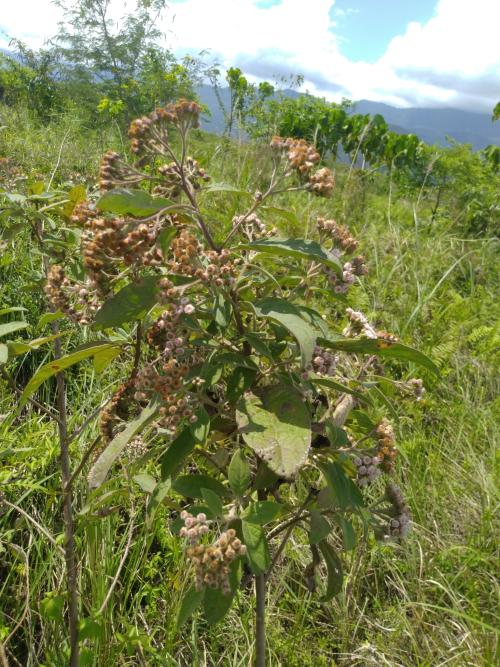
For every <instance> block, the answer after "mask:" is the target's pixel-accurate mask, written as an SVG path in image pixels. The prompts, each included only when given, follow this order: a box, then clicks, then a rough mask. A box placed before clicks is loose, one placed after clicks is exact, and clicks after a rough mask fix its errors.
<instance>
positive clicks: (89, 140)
mask: <svg viewBox="0 0 500 667" xmlns="http://www.w3.org/2000/svg"><path fill="white" fill-rule="evenodd" d="M2 123H3V124H7V129H6V130H4V131H3V132H4V134H3V135H0V155H2V154H3V155H8V156H10V157H12V159H13V160H14V161H15V162H16V163H18V164H19V165H20V166H21V167H22V168H23V170H24V171H25V172H28V173H29V174H30V175H32V174H36V173H37V172H40V173H41V174H42V175H44V176H45V178H47V175H48V177H49V178H50V176H51V174H52V173H54V170H55V168H56V167H57V169H56V170H55V174H56V176H55V180H56V182H57V181H58V180H60V181H63V182H65V181H67V180H68V179H70V178H72V174H75V173H76V174H79V176H76V177H75V178H76V180H79V179H80V180H81V181H83V182H91V181H92V179H93V178H94V176H95V172H96V166H97V163H98V155H99V153H100V151H101V148H102V147H107V145H108V143H111V144H112V145H114V146H117V145H119V143H120V137H118V136H117V135H115V136H114V137H113V136H111V133H110V135H109V136H108V137H106V139H108V140H109V141H108V142H106V141H105V140H104V139H103V137H102V136H99V134H98V133H97V132H94V131H87V130H85V128H82V126H81V124H78V123H77V122H76V121H72V120H71V119H68V118H64V119H62V121H61V122H59V123H54V124H53V125H52V126H50V127H49V128H45V129H44V128H40V127H39V126H36V125H35V124H33V123H32V121H31V120H30V119H29V116H28V115H27V114H24V115H23V114H22V113H21V114H18V115H17V116H16V114H12V116H11V117H9V118H7V119H6V115H5V113H4V114H3V115H2ZM61 146H62V147H63V148H62V150H61ZM192 153H193V155H194V156H195V157H199V159H200V161H201V162H202V164H203V165H204V166H205V167H206V168H207V169H208V170H209V172H210V173H211V175H212V178H213V180H214V181H216V182H220V181H223V180H227V181H231V182H236V183H237V184H238V185H240V186H241V187H242V188H248V189H249V190H250V191H253V190H255V189H256V188H258V187H260V183H261V182H262V177H261V176H259V169H260V165H261V164H262V157H261V156H262V149H261V148H259V147H257V148H254V147H252V146H242V147H238V146H234V145H231V146H229V147H224V146H221V145H219V143H218V140H217V139H216V138H214V137H204V136H202V135H200V138H198V139H197V140H196V141H195V147H194V148H193V149H192ZM59 155H60V158H59ZM337 180H338V186H337V191H336V195H335V198H334V200H333V201H332V202H328V203H322V204H318V203H317V201H316V200H314V201H313V200H311V198H309V197H308V196H307V195H303V194H301V195H297V196H296V197H292V198H290V199H288V200H287V202H288V203H290V204H291V206H292V208H294V209H295V212H296V213H297V214H300V222H299V225H298V226H297V227H298V228H297V229H295V228H293V229H290V232H291V233H296V234H299V233H300V234H301V235H303V234H304V233H306V230H307V229H309V228H311V225H312V222H311V221H312V220H313V219H314V216H315V215H316V213H317V212H318V211H322V212H323V213H324V214H327V215H330V216H331V215H332V212H333V213H334V215H335V216H336V217H337V218H338V219H344V220H345V221H346V222H347V223H348V224H349V225H350V227H351V228H352V230H353V232H355V235H356V236H357V237H358V238H359V239H360V240H361V245H362V251H363V252H364V254H365V255H366V257H367V259H368V263H369V266H370V274H369V276H368V277H367V278H366V280H364V282H363V287H358V288H356V289H355V290H354V291H353V297H352V299H351V301H352V303H353V307H359V308H361V309H362V310H363V311H364V312H365V313H366V314H367V315H368V316H369V317H371V318H372V319H373V320H374V321H375V322H376V324H377V325H379V326H380V327H383V328H386V329H387V330H389V331H394V332H395V333H397V334H398V335H399V336H400V337H401V339H402V341H403V342H405V343H407V344H410V345H414V346H415V347H419V348H420V349H422V350H423V351H424V352H426V353H427V354H429V355H430V356H431V357H432V358H433V359H434V360H435V361H436V362H437V363H438V365H439V367H440V369H441V376H440V378H439V379H438V380H437V381H435V380H432V378H431V377H430V376H427V375H424V376H423V377H424V380H425V383H426V386H427V393H426V394H425V397H424V399H423V400H422V401H421V402H419V403H415V402H412V401H411V400H405V401H404V403H403V405H402V406H401V402H399V404H400V407H399V408H398V414H397V417H398V420H397V423H396V427H397V432H398V441H399V449H400V453H401V455H400V464H399V470H398V475H399V477H400V479H401V483H402V487H403V489H404V491H405V495H406V497H407V499H408V503H409V505H410V507H411V509H412V513H413V520H414V529H413V531H412V533H411V534H410V537H409V539H408V540H407V542H405V543H404V544H403V545H401V546H394V545H390V546H389V545H381V544H377V543H375V542H374V541H373V540H371V539H370V540H369V541H368V543H366V544H365V545H364V546H363V547H361V548H360V549H356V550H355V551H354V552H350V553H349V554H348V556H347V557H346V559H345V562H344V566H345V571H346V575H347V576H346V582H345V588H344V592H343V594H342V595H340V596H338V597H337V598H336V599H335V600H334V601H333V602H330V603H326V604H323V603H321V602H320V601H319V597H320V596H319V595H317V594H314V595H312V594H310V593H309V592H308V591H307V589H306V586H305V583H304V580H303V571H304V568H305V566H306V565H307V562H308V558H309V552H308V549H307V548H306V538H305V536H304V535H300V534H297V535H296V536H295V537H294V538H293V540H292V541H291V542H290V543H289V545H288V547H287V550H286V553H285V557H284V558H283V559H282V566H281V568H278V569H277V570H276V572H275V575H274V576H273V579H272V581H271V583H270V586H269V591H268V648H269V656H270V657H269V664H270V665H283V666H284V667H295V666H297V667H299V666H300V667H302V666H308V665H311V666H312V667H316V666H321V665H325V666H327V665H328V666H331V665H338V666H342V667H343V666H349V667H351V666H352V667H354V666H359V667H365V666H368V665H374V666H376V667H379V666H381V665H388V666H390V667H399V666H402V667H414V666H418V667H440V666H441V665H443V666H444V665H447V666H451V667H463V666H464V667H465V666H470V667H479V666H484V667H487V666H491V667H493V665H495V664H498V660H499V658H500V654H499V649H498V643H497V642H498V632H497V628H498V627H499V618H498V609H499V608H500V607H499V585H498V580H497V577H496V575H497V573H498V566H499V564H500V561H499V549H498V543H499V540H498V537H499V530H498V528H499V526H498V491H497V489H498V454H497V449H496V443H497V441H498V431H499V429H498V427H497V426H496V425H497V424H498V423H499V419H498V417H499V407H500V403H499V399H498V347H499V346H498V343H499V339H500V332H499V329H498V321H499V307H498V294H497V293H496V292H497V290H498V284H497V283H496V280H497V279H498V254H497V253H498V244H497V242H496V241H495V240H494V239H491V238H468V237H464V234H463V231H462V229H461V227H460V226H459V225H458V224H456V223H455V218H454V217H453V216H452V212H454V208H453V207H451V206H450V207H449V208H447V207H445V208H444V209H443V210H442V211H441V214H440V216H439V220H435V221H432V219H431V205H432V202H431V201H429V202H428V201H427V200H426V199H425V198H424V199H423V200H422V201H421V202H420V206H419V208H418V209H416V210H415V208H414V207H415V199H416V196H417V195H415V197H414V198H405V197H404V196H403V194H402V193H401V192H399V191H398V190H397V188H396V189H395V191H394V192H393V196H392V205H391V210H390V215H389V211H388V195H387V180H386V178H385V177H383V176H378V177H375V180H374V181H372V182H364V181H363V180H362V179H360V178H359V177H358V176H357V175H356V177H355V178H353V179H351V180H350V181H349V182H347V184H346V170H345V169H342V168H339V169H338V174H337ZM417 194H418V193H417ZM430 199H432V198H431V197H430ZM217 201H219V200H217ZM283 203H284V201H283ZM276 205H277V206H279V205H280V203H279V201H278V202H276ZM241 206H242V202H240V201H239V200H238V199H237V198H234V197H230V198H229V200H228V199H226V200H223V203H222V202H221V203H220V205H219V210H218V219H217V220H216V222H217V224H220V225H221V226H223V225H226V226H227V225H228V224H229V223H230V219H231V216H232V215H233V214H234V213H235V212H237V211H238V210H239V208H238V207H240V208H241ZM283 224H284V223H282V225H283ZM12 252H13V254H12V257H13V262H16V263H15V264H14V263H11V264H10V266H3V267H2V269H1V271H2V273H1V275H2V276H3V279H4V280H5V279H7V280H8V283H9V284H6V285H5V286H4V297H3V298H4V300H5V301H6V303H7V304H9V303H10V304H14V303H15V304H16V305H17V304H18V303H19V302H20V301H19V299H20V298H21V296H22V292H21V291H20V286H19V284H17V283H16V275H17V274H20V273H22V270H24V269H23V267H26V271H28V270H29V269H30V262H31V261H32V260H31V259H30V258H29V257H28V256H27V249H26V248H25V247H24V246H22V244H21V245H20V246H19V247H18V248H17V249H16V250H15V251H12ZM14 300H15V301H14ZM2 305H3V304H2ZM28 305H29V308H30V312H29V313H28V314H29V316H30V318H31V320H30V321H32V322H33V323H34V322H35V321H36V314H37V309H39V308H40V300H39V299H38V298H33V297H32V296H28ZM68 344H69V343H68ZM42 360H43V353H39V354H38V355H37V356H36V359H35V361H31V362H25V363H31V364H34V363H36V365H38V364H39V363H41V362H42ZM32 367H33V366H30V368H32ZM20 368H21V369H22V366H21V367H20ZM394 370H395V373H396V374H398V373H399V374H400V376H401V377H402V378H404V379H408V378H410V377H413V376H414V375H415V373H416V369H412V368H408V369H406V368H404V369H402V368H401V367H400V366H398V367H396V366H395V367H394ZM18 372H19V373H20V375H19V377H20V379H22V378H23V374H22V373H21V371H20V370H19V369H18ZM401 373H403V375H401ZM114 380H115V378H114V377H113V375H112V374H109V375H107V376H106V377H105V378H101V379H99V380H97V379H96V378H95V377H94V375H93V373H92V372H91V370H90V369H84V370H81V371H79V373H78V375H77V376H75V378H74V381H73V382H71V381H70V396H71V403H72V405H74V406H77V410H75V413H74V420H75V422H78V419H79V417H78V415H79V414H84V413H85V411H86V410H87V409H88V407H89V406H92V405H97V404H98V403H99V401H100V400H101V398H102V396H106V395H107V393H106V392H107V388H108V387H109V385H110V383H112V382H113V381H114ZM47 391H50V387H48V388H47ZM11 408H12V400H11V398H10V397H9V395H8V393H7V392H6V391H4V392H3V399H2V403H1V404H0V412H1V413H3V414H7V413H8V412H9V411H10V410H11ZM90 431H91V432H86V434H85V438H84V439H82V440H81V441H77V442H75V443H74V446H73V454H74V460H75V461H78V460H79V457H80V456H81V453H82V451H83V450H84V448H85V445H86V444H87V443H88V442H90V441H91V438H92V435H93V433H92V429H90ZM0 456H1V457H2V469H1V471H0V482H1V483H2V487H3V492H4V493H5V494H6V497H7V498H8V500H9V502H10V503H14V504H15V505H17V506H18V507H20V508H21V509H23V510H24V512H26V513H27V514H28V516H29V519H28V518H26V517H25V516H24V515H23V514H21V513H19V512H18V511H17V510H16V509H15V508H12V507H11V506H8V507H6V506H4V507H3V509H2V513H1V514H0V573H1V576H0V640H2V641H3V642H5V639H6V637H7V636H8V635H9V633H10V632H11V631H12V630H13V629H14V628H15V627H16V625H17V624H19V627H18V628H17V629H16V632H15V634H14V635H13V636H12V637H11V638H10V639H9V641H8V643H7V645H6V652H7V656H8V659H9V661H10V664H11V665H33V666H34V665H46V666H47V667H48V666H50V667H52V666H58V665H61V666H62V665H64V664H65V662H64V660H65V659H64V657H63V654H62V648H63V645H64V641H65V628H64V625H63V624H62V623H61V619H60V616H58V615H57V614H55V617H54V618H51V617H50V616H49V615H47V607H50V605H47V602H43V601H44V600H45V601H46V600H47V596H48V595H51V594H60V593H61V592H62V591H63V587H64V580H63V577H64V561H63V558H62V556H61V555H60V552H59V549H58V547H56V546H54V545H53V544H52V543H51V541H50V540H49V539H48V538H47V536H46V534H44V532H43V531H45V532H46V533H47V532H48V533H49V534H50V535H51V536H52V538H53V539H54V540H55V541H56V542H57V543H58V545H60V544H61V539H62V537H61V535H62V516H61V511H60V498H59V488H60V479H59V472H58V470H59V468H58V460H57V458H58V446H57V439H56V433H55V429H54V428H53V426H52V425H50V424H48V423H47V422H46V420H45V419H44V418H42V417H40V416H39V415H37V414H36V413H35V412H31V411H29V410H28V411H27V412H26V413H25V414H23V417H22V419H17V420H15V421H14V422H13V423H12V424H11V425H9V427H8V428H4V429H3V431H2V434H1V445H0ZM122 463H123V468H122V472H123V475H121V476H120V480H121V481H117V479H118V477H117V478H115V479H113V480H111V481H110V482H108V483H107V485H106V489H105V490H106V491H110V492H114V493H115V495H114V496H112V497H111V498H110V505H111V507H112V508H113V511H112V513H111V514H109V515H108V516H105V517H99V516H98V514H99V508H100V505H99V503H98V502H94V504H93V505H91V508H90V510H89V514H90V515H92V514H94V515H96V516H95V520H93V521H86V522H80V524H79V528H78V531H77V544H78V554H79V562H80V565H81V577H80V581H79V588H80V593H81V598H82V616H84V617H88V616H90V615H91V614H92V613H95V612H96V611H97V610H98V609H100V607H101V606H102V605H103V603H104V601H105V599H106V596H107V594H108V591H109V588H110V586H111V584H112V582H113V580H114V578H115V575H116V572H117V569H118V568H119V567H120V561H121V559H122V557H123V555H124V554H125V553H126V559H125V560H124V563H123V567H122V568H121V570H120V572H119V576H118V578H117V580H116V586H115V587H114V590H113V592H112V594H111V597H110V598H109V601H108V602H107V604H106V606H105V608H104V609H103V611H102V614H101V616H100V617H99V618H100V624H101V628H102V634H101V636H100V637H99V638H97V639H92V638H90V639H87V640H85V644H84V645H85V646H86V647H87V648H89V663H88V664H91V665H94V666H95V667H108V666H109V667H111V666H113V667H114V666H115V665H180V666H184V665H186V666H187V665H198V666H200V667H201V666H205V665H206V666H208V665H210V666H212V665H214V666H215V665H217V666H228V667H229V666H231V667H232V666H234V667H236V666H241V667H244V666H247V665H249V664H251V660H252V657H251V656H252V651H253V644H252V642H253V639H252V638H253V609H252V604H253V601H252V596H251V595H250V591H249V590H248V589H242V590H241V591H240V592H239V593H238V595H237V600H236V604H235V606H234V607H233V609H232V610H231V611H230V613H229V615H228V616H227V617H226V619H225V620H224V621H223V622H222V623H221V624H220V625H218V626H215V627H214V628H207V627H206V625H205V623H204V621H203V619H202V618H201V617H200V618H197V617H195V619H194V620H193V621H192V622H188V623H187V624H186V625H184V627H183V628H182V629H181V630H180V631H177V630H176V616H177V613H178V609H179V605H180V602H181V599H182V596H183V593H184V592H185V590H186V589H187V587H188V586H189V583H190V582H189V577H188V572H187V569H186V565H185V562H184V560H183V556H182V550H181V548H180V545H179V541H178V539H177V538H176V537H174V536H173V535H172V533H171V531H170V524H169V519H168V514H169V510H168V507H166V506H165V507H162V508H161V509H160V511H159V512H158V513H157V515H156V516H155V518H154V521H153V524H152V525H151V526H148V525H147V524H146V521H145V513H144V509H145V497H144V494H142V493H141V492H140V490H139V489H138V487H137V486H136V485H135V484H134V483H133V482H131V481H130V480H129V479H128V477H127V458H126V457H125V458H124V459H123V461H122ZM120 491H121V492H124V491H125V492H126V493H127V494H128V496H127V497H129V498H130V502H131V506H130V507H128V508H122V507H121V505H120V499H121V498H122V496H120V495H119V492H120ZM91 500H92V499H91V498H89V492H88V489H87V487H86V484H85V480H82V481H81V483H79V485H78V487H77V492H76V501H75V503H76V507H77V508H78V509H79V510H80V511H82V510H83V511H85V510H84V508H85V506H86V505H88V503H89V501H91ZM89 514H87V518H88V516H89ZM130 535H132V537H131V539H129V537H130Z"/></svg>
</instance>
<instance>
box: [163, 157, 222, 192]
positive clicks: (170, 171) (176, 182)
mask: <svg viewBox="0 0 500 667" xmlns="http://www.w3.org/2000/svg"><path fill="white" fill-rule="evenodd" d="M181 169H182V172H181ZM158 173H159V174H160V175H161V176H162V180H161V182H160V184H159V185H157V186H156V187H155V188H154V190H153V194H155V195H162V196H166V197H169V198H170V199H175V198H176V197H178V196H179V195H180V194H181V192H182V190H183V187H184V181H185V180H186V181H188V182H189V183H190V185H191V186H192V187H193V189H194V190H199V189H200V187H201V183H200V181H205V182H206V181H209V180H210V176H209V175H208V174H207V172H206V171H205V170H204V169H203V168H202V167H200V165H199V163H198V162H197V160H195V159H193V158H192V157H187V158H186V161H185V163H184V165H182V167H181V165H180V164H179V163H178V162H169V163H168V164H164V165H161V166H160V167H158ZM183 177H184V178H183Z"/></svg>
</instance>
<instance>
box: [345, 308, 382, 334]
mask: <svg viewBox="0 0 500 667" xmlns="http://www.w3.org/2000/svg"><path fill="white" fill-rule="evenodd" d="M345 312H346V315H347V319H348V320H349V324H348V325H347V327H346V328H345V329H344V331H343V332H342V333H343V334H344V336H363V337H364V338H372V339H376V338H377V332H376V331H375V329H374V328H373V326H372V325H371V324H370V322H369V321H368V319H367V318H366V317H365V316H364V315H363V313H362V312H361V311H359V310H353V309H352V308H346V311H345Z"/></svg>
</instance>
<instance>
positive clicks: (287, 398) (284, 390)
mask: <svg viewBox="0 0 500 667" xmlns="http://www.w3.org/2000/svg"><path fill="white" fill-rule="evenodd" d="M236 422H237V424H238V427H239V430H240V433H241V434H242V435H243V437H244V439H245V442H246V443H247V445H248V446H249V447H251V449H253V450H254V452H255V453H256V454H257V455H258V456H260V457H261V458H262V459H264V460H265V461H266V463H267V465H268V466H269V467H270V468H271V470H273V472H275V473H276V474H277V475H279V476H280V477H285V478H288V479H290V478H292V477H293V476H294V475H295V474H296V473H297V472H298V470H299V469H300V468H301V467H302V465H303V464H304V463H305V462H306V460H307V455H308V453H309V447H310V444H311V431H310V428H311V420H310V416H309V412H308V410H307V407H306V405H305V403H304V400H303V398H302V396H301V395H300V394H299V393H298V392H296V391H295V389H294V388H293V387H291V386H280V385H277V386H274V387H266V389H264V390H263V392H262V397H261V398H260V397H257V396H255V395H254V394H247V395H246V396H245V397H244V399H243V400H242V401H241V403H240V404H239V406H238V409H237V410H236Z"/></svg>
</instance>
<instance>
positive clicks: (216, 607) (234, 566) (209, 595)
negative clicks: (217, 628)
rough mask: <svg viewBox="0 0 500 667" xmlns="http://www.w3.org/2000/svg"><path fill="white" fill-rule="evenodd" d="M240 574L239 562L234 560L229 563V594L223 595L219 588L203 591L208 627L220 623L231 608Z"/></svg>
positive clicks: (204, 610)
mask: <svg viewBox="0 0 500 667" xmlns="http://www.w3.org/2000/svg"><path fill="white" fill-rule="evenodd" d="M241 573H242V568H241V562H240V560H235V561H233V562H232V563H231V568H230V571H229V585H230V591H229V593H227V594H224V593H223V592H222V591H221V590H220V588H207V589H206V590H205V595H204V597H203V612H204V614H205V618H206V620H207V623H208V625H215V623H218V622H219V621H221V620H222V619H223V618H224V616H225V615H226V614H227V612H228V611H229V609H230V608H231V605H232V603H233V599H234V596H235V594H236V591H237V590H238V586H239V584H240V579H241Z"/></svg>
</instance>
